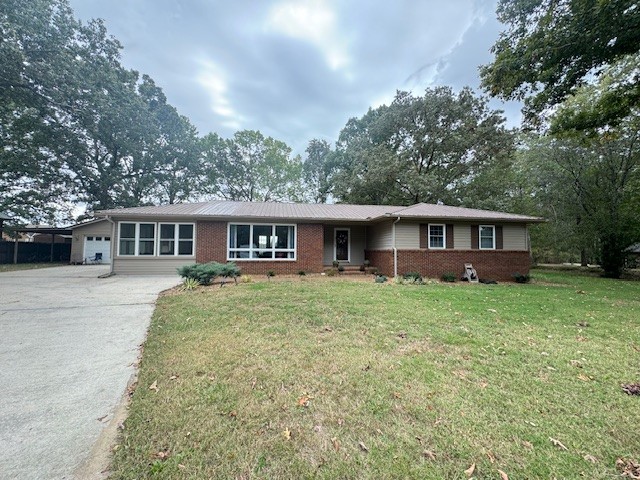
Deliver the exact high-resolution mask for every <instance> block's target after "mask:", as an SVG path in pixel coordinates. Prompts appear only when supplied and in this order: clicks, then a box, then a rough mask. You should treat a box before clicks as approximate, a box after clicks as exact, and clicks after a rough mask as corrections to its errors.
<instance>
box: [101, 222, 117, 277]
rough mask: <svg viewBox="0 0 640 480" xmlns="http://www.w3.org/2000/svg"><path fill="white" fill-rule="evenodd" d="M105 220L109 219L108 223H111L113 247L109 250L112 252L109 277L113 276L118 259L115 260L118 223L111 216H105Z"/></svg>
mask: <svg viewBox="0 0 640 480" xmlns="http://www.w3.org/2000/svg"><path fill="white" fill-rule="evenodd" d="M104 218H106V219H107V222H109V223H110V224H111V242H110V243H111V246H110V247H109V249H110V250H111V252H110V254H109V259H110V260H111V263H110V264H109V275H113V264H114V263H115V261H116V259H115V249H116V222H114V221H113V220H111V217H110V216H109V215H107V216H105V217H104Z"/></svg>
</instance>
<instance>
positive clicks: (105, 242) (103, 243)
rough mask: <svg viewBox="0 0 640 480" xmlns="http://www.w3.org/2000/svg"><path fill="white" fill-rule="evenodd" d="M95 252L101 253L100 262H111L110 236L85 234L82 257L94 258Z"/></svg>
mask: <svg viewBox="0 0 640 480" xmlns="http://www.w3.org/2000/svg"><path fill="white" fill-rule="evenodd" d="M96 253H101V254H102V263H111V257H110V256H109V254H110V253H111V237H95V236H87V237H85V239H84V258H86V259H91V258H94V257H95V255H96Z"/></svg>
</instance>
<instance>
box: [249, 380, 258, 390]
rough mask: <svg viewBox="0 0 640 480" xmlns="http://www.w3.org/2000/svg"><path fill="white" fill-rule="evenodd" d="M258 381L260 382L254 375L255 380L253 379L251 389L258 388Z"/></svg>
mask: <svg viewBox="0 0 640 480" xmlns="http://www.w3.org/2000/svg"><path fill="white" fill-rule="evenodd" d="M256 383H258V379H257V378H256V377H253V380H251V390H253V389H255V388H256Z"/></svg>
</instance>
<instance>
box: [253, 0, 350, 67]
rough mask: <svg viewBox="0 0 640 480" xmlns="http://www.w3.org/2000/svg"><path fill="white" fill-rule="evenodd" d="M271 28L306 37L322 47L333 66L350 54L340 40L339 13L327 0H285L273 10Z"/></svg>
mask: <svg viewBox="0 0 640 480" xmlns="http://www.w3.org/2000/svg"><path fill="white" fill-rule="evenodd" d="M265 27H266V29H267V31H275V32H277V33H280V34H283V35H287V36H290V37H292V38H296V39H299V40H305V41H307V42H309V43H311V44H312V45H314V46H315V47H316V48H318V49H319V50H320V51H321V52H322V54H323V56H324V58H325V60H326V62H327V64H328V65H329V67H331V69H333V70H337V69H339V68H342V67H344V66H346V65H347V64H348V62H349V57H348V54H347V52H346V51H345V48H346V47H345V44H344V43H343V42H340V41H339V35H338V31H337V29H336V15H335V12H334V11H333V9H332V8H331V7H330V6H329V5H328V4H327V2H326V1H323V0H303V1H295V0H291V1H283V2H280V3H277V4H275V5H273V6H272V7H271V9H270V10H269V13H268V16H267V21H266V25H265Z"/></svg>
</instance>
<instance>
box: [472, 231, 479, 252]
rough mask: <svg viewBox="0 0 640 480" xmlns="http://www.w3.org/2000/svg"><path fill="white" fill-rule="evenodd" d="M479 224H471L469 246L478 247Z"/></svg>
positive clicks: (475, 248)
mask: <svg viewBox="0 0 640 480" xmlns="http://www.w3.org/2000/svg"><path fill="white" fill-rule="evenodd" d="M479 228H480V226H479V225H471V248H472V249H474V250H477V249H478V248H480V232H479Z"/></svg>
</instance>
